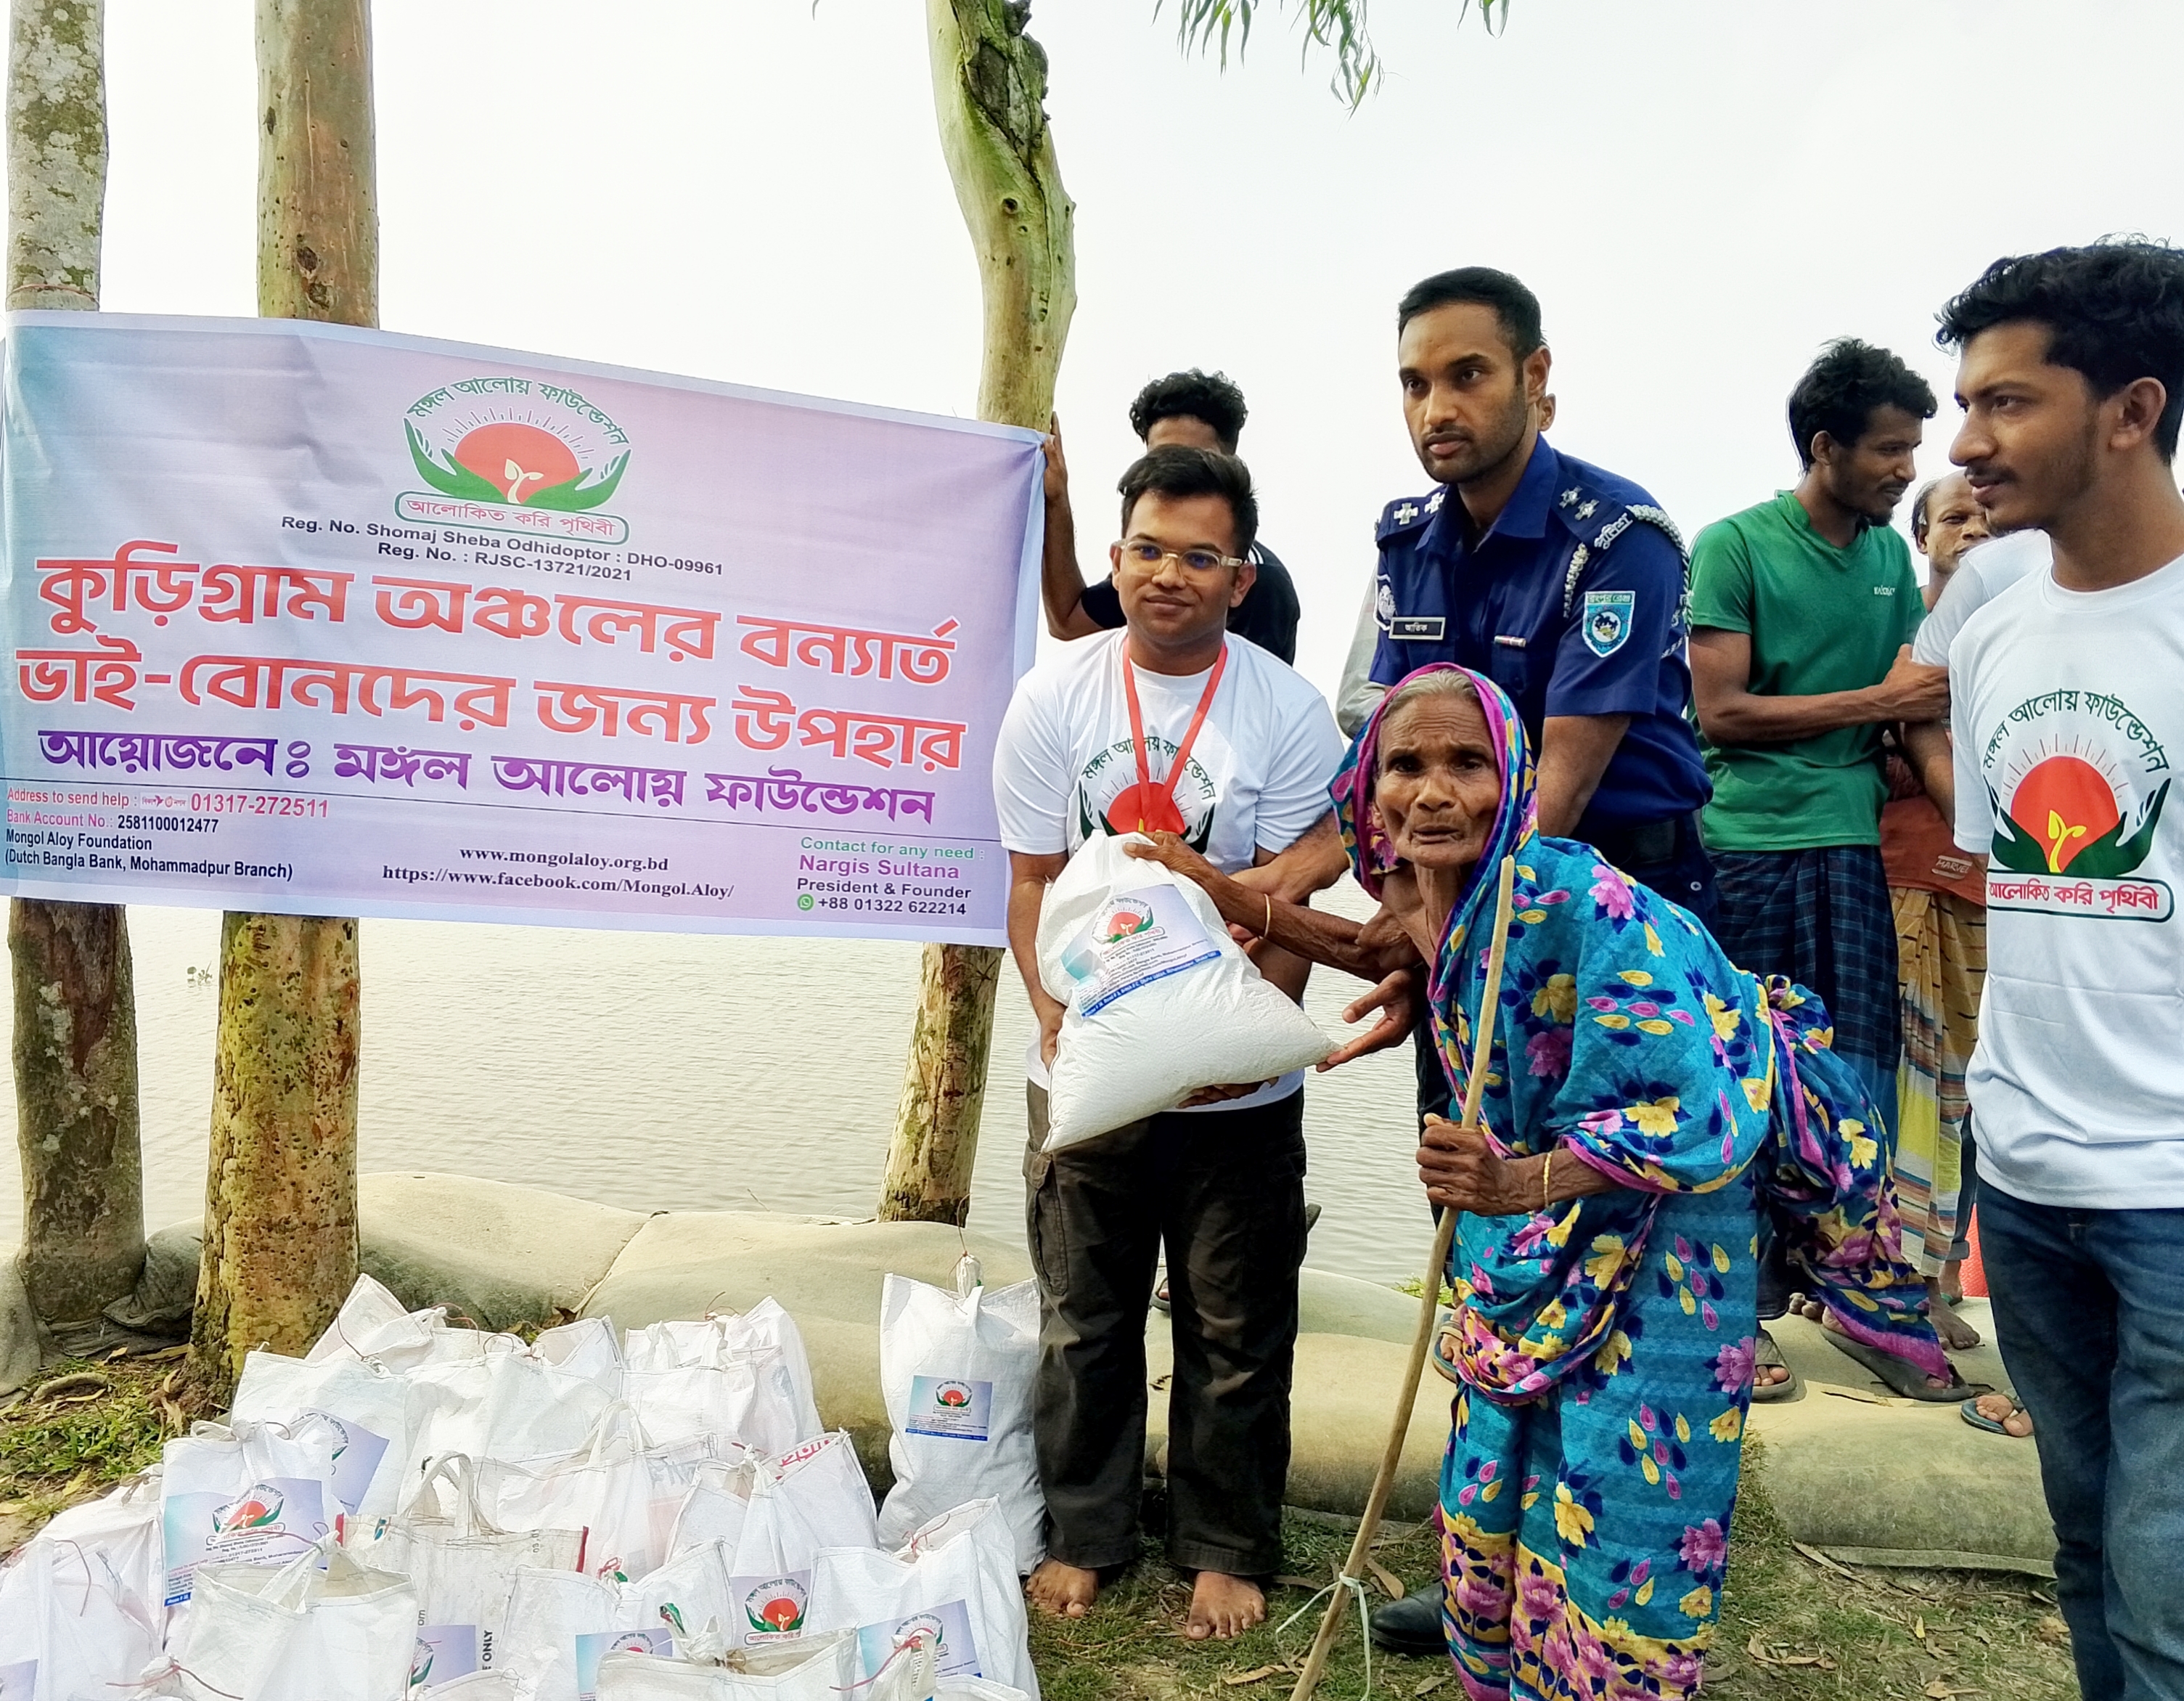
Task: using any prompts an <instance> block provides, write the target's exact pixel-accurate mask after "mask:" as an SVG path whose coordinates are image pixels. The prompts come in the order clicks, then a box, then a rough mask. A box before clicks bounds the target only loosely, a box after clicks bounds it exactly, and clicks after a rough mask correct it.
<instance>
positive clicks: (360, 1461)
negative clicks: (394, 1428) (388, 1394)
mask: <svg viewBox="0 0 2184 1701" xmlns="http://www.w3.org/2000/svg"><path fill="white" fill-rule="evenodd" d="M303 1415H304V1417H306V1418H315V1419H318V1421H319V1422H320V1423H322V1424H324V1425H326V1427H327V1428H329V1429H331V1431H333V1432H334V1483H333V1488H334V1498H335V1499H336V1500H337V1501H339V1502H340V1503H342V1506H343V1509H344V1510H347V1511H349V1512H354V1511H355V1510H356V1509H357V1508H358V1507H359V1506H361V1505H362V1504H363V1503H364V1492H365V1489H367V1488H369V1487H370V1486H371V1479H372V1477H373V1475H375V1474H376V1472H377V1471H378V1470H379V1461H380V1458H381V1457H382V1455H383V1454H384V1453H386V1452H387V1437H386V1436H382V1435H375V1434H374V1433H373V1432H372V1431H370V1430H368V1429H366V1428H365V1426H364V1425H362V1424H359V1423H357V1422H355V1421H354V1420H353V1419H348V1418H337V1417H336V1416H335V1415H334V1414H332V1413H331V1412H322V1411H320V1410H319V1409H318V1408H316V1407H315V1406H314V1407H312V1408H309V1409H308V1410H306V1411H305V1412H304V1414H303Z"/></svg>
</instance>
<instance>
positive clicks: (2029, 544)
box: [1911, 532, 2055, 667]
mask: <svg viewBox="0 0 2184 1701" xmlns="http://www.w3.org/2000/svg"><path fill="white" fill-rule="evenodd" d="M2054 565H2055V546H2054V544H2052V543H2050V542H2049V541H2048V534H2047V533H2045V532H2005V533H2003V535H2002V536H2000V537H1999V538H1988V539H1987V540H1986V542H1985V543H1983V544H1973V545H1972V546H1971V548H1970V549H1967V550H1965V551H1964V560H1962V561H1960V562H1958V564H1957V570H1956V572H1953V573H1952V574H1950V575H1949V582H1948V583H1947V584H1946V585H1944V586H1943V587H1942V596H1941V600H1940V601H1938V602H1936V604H1935V605H1934V606H1933V607H1932V608H1931V610H1930V611H1928V612H1927V615H1926V617H1925V619H1924V620H1922V621H1920V622H1919V633H1918V635H1917V636H1916V637H1915V638H1914V639H1912V640H1911V659H1912V660H1913V661H1923V662H1925V664H1926V666H1929V667H1946V666H1948V662H1949V646H1950V645H1951V644H1953V643H1955V642H1956V639H1957V634H1958V633H1960V632H1962V631H1963V630H1964V622H1966V621H1968V620H1970V618H1971V617H1972V616H1974V615H1975V614H1977V613H1978V612H1979V611H1981V609H1983V608H1985V607H1986V605H1988V604H1989V603H1991V602H1992V601H1993V600H1995V599H1996V598H1997V597H1998V596H2000V595H2001V594H2003V592H2004V591H2006V590H2008V589H2009V588H2010V587H2011V586H2012V585H2014V584H2015V583H2017V582H2018V581H2019V580H2020V579H2021V578H2025V577H2029V576H2030V575H2031V574H2033V573H2044V572H2047V571H2048V568H2050V567H2052V566H2054Z"/></svg>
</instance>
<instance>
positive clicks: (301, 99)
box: [190, 0, 379, 1405]
mask: <svg viewBox="0 0 2184 1701" xmlns="http://www.w3.org/2000/svg"><path fill="white" fill-rule="evenodd" d="M257 25H258V94H259V109H260V112H259V136H258V310H259V314H260V315H262V316H264V317H265V318H268V319H317V320H325V321H331V322H332V323H335V324H341V325H376V323H377V322H378V319H379V215H378V210H377V204H376V186H375V170H374V160H373V153H374V149H373V143H372V111H371V35H370V9H369V0H258V18H257ZM358 1046H359V984H358V970H357V923H355V922H354V921H352V920H348V919H347V918H345V917H315V916H275V915H259V914H248V913H244V914H230V915H229V916H228V917H226V921H225V923H223V925H222V927H221V929H220V1036H219V1040H218V1041H217V1047H216V1056H215V1058H214V1076H213V1112H212V1152H211V1161H210V1164H209V1168H208V1171H207V1176H206V1184H205V1237H204V1258H203V1263H202V1264H201V1265H200V1266H199V1268H198V1304H197V1316H196V1319H195V1321H194V1324H193V1326H192V1334H191V1341H190V1380H191V1385H192V1393H193V1394H194V1395H195V1397H197V1399H198V1401H199V1402H201V1403H204V1404H207V1405H217V1404H222V1403H225V1402H226V1397H227V1395H228V1394H229V1392H230V1391H231V1390H232V1388H233V1386H234V1382H235V1378H236V1376H237V1374H238V1373H239V1372H240V1371H241V1369H242V1359H243V1355H244V1354H245V1353H247V1352H249V1351H250V1350H251V1348H253V1347H259V1346H265V1347H271V1348H272V1349H273V1350H274V1351H275V1352H287V1353H301V1352H303V1351H304V1349H305V1348H306V1347H309V1345H310V1343H311V1342H312V1341H314V1340H315V1339H316V1338H317V1337H318V1336H319V1335H320V1333H321V1332H322V1331H323V1330H325V1329H326V1325H328V1324H329V1323H331V1321H332V1320H333V1316H334V1313H335V1312H336V1311H337V1310H338V1309H339V1308H340V1306H341V1302H342V1301H343V1298H344V1297H346V1296H347V1295H348V1291H349V1289H350V1287H351V1286H354V1283H355V1281H356V1269H357V1213H356V1198H357V1196H356V1086H357V1061H358Z"/></svg>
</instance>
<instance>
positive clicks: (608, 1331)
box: [531, 1317, 622, 1399]
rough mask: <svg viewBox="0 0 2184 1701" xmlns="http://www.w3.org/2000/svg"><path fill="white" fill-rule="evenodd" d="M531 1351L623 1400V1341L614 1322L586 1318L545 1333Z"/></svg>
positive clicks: (547, 1330)
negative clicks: (617, 1334) (616, 1332)
mask: <svg viewBox="0 0 2184 1701" xmlns="http://www.w3.org/2000/svg"><path fill="white" fill-rule="evenodd" d="M531 1350H532V1352H536V1353H537V1354H538V1356H539V1357H540V1358H543V1359H544V1360H545V1361H546V1362H547V1363H548V1364H551V1365H553V1366H554V1367H555V1368H556V1369H561V1370H565V1371H567V1372H568V1373H569V1374H570V1375H572V1376H582V1377H585V1378H587V1379H588V1380H591V1381H593V1382H596V1383H598V1384H599V1386H601V1387H602V1388H604V1389H605V1390H606V1391H607V1392H608V1393H610V1394H611V1395H613V1396H614V1397H615V1398H616V1399H620V1398H621V1372H622V1356H621V1341H620V1339H619V1338H618V1337H617V1336H616V1334H615V1326H614V1319H612V1318H607V1317H584V1318H579V1319H577V1321H576V1322H574V1323H564V1324H562V1325H559V1326H558V1327H556V1328H553V1329H542V1330H539V1331H538V1337H537V1339H535V1340H534V1341H532V1343H531Z"/></svg>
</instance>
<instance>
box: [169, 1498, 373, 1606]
mask: <svg viewBox="0 0 2184 1701" xmlns="http://www.w3.org/2000/svg"><path fill="white" fill-rule="evenodd" d="M330 1527H331V1526H330V1525H328V1524H327V1522H326V1507H325V1504H324V1502H323V1500H322V1499H321V1497H320V1485H319V1484H318V1483H316V1482H312V1481H305V1480H303V1479H301V1478H298V1477H289V1476H275V1477H268V1478H266V1479H265V1481H262V1482H254V1483H253V1484H252V1485H251V1486H249V1487H248V1488H247V1489H245V1490H244V1491H243V1492H242V1493H241V1494H236V1495H229V1494H221V1493H218V1492H210V1491H207V1492H199V1493H196V1494H175V1495H170V1496H169V1497H167V1503H166V1518H165V1525H164V1531H162V1534H163V1536H164V1541H165V1548H166V1557H167V1598H166V1604H167V1605H169V1606H170V1607H172V1606H180V1605H181V1603H183V1602H184V1601H186V1600H187V1599H188V1598H190V1588H191V1580H192V1577H194V1576H196V1573H197V1569H198V1566H200V1565H285V1564H287V1563H288V1561H289V1560H291V1559H294V1558H295V1557H296V1555H297V1554H298V1553H302V1552H303V1551H304V1549H305V1548H309V1547H310V1546H311V1545H313V1544H314V1543H315V1542H317V1541H318V1540H319V1539H320V1537H321V1536H324V1535H326V1532H327V1531H328V1529H329V1528H330Z"/></svg>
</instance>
